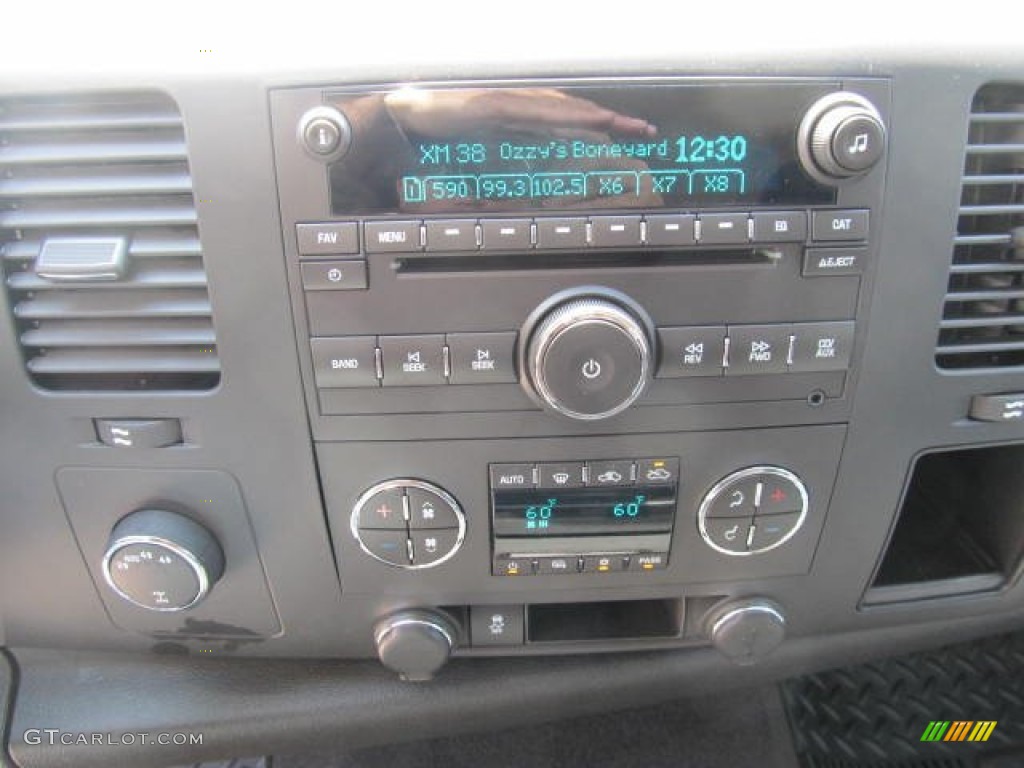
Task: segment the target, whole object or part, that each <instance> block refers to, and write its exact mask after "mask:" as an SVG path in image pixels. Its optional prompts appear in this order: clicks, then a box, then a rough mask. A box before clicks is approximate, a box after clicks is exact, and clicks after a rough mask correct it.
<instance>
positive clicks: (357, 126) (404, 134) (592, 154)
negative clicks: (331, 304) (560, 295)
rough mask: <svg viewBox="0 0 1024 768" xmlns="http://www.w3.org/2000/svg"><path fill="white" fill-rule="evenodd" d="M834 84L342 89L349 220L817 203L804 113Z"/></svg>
mask: <svg viewBox="0 0 1024 768" xmlns="http://www.w3.org/2000/svg"><path fill="white" fill-rule="evenodd" d="M829 90H830V88H829V86H828V85H827V84H822V83H820V82H819V83H799V82H788V83H782V82H778V83H743V82H721V83H712V84H708V83H701V84H698V83H680V82H669V83H623V84H617V85H596V84H595V85H591V84H572V85H561V84H559V85H557V86H552V85H536V86H523V87H507V86H500V87H487V88H483V87H471V88H462V87H460V88H436V87H428V86H423V87H412V86H409V87H402V88H397V89H394V90H389V91H365V92H360V93H346V94H334V95H333V96H332V97H330V98H329V99H328V101H329V102H330V103H331V104H332V105H333V106H335V107H337V108H338V109H339V110H340V111H341V112H342V113H343V114H344V115H345V116H346V118H347V119H348V121H349V124H350V126H351V130H352V142H351V145H350V147H349V149H348V151H347V152H346V154H345V155H344V156H343V157H342V158H341V159H340V160H338V161H336V162H334V163H333V164H332V165H331V166H330V170H329V175H330V191H331V206H332V209H333V212H334V214H335V215H352V214H402V213H418V214H432V213H439V214H440V213H446V214H451V213H502V212H515V211H524V210H532V211H548V210H552V211H555V210H561V209H578V208H600V209H633V208H643V209H659V208H689V207H696V206H731V205H745V206H752V205H812V204H829V203H834V201H835V192H834V190H832V189H831V188H828V187H825V186H823V185H820V184H818V183H817V182H815V181H814V180H812V179H811V178H810V177H809V176H807V175H806V174H805V173H804V172H803V171H802V170H801V168H800V164H799V162H798V158H797V129H798V126H799V123H800V118H801V116H802V114H803V112H804V110H805V109H806V108H807V107H808V106H809V105H810V104H812V103H813V102H814V101H815V100H816V99H817V98H819V97H820V96H822V95H824V94H826V93H828V92H829Z"/></svg>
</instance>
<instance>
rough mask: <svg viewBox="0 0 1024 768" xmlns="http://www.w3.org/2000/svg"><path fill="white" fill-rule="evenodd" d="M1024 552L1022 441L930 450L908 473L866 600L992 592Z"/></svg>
mask: <svg viewBox="0 0 1024 768" xmlns="http://www.w3.org/2000/svg"><path fill="white" fill-rule="evenodd" d="M1022 551H1024V446H1020V445H1015V446H999V447H994V448H973V449H963V450H955V451H942V452H937V453H930V454H927V455H925V456H922V457H921V458H920V459H918V461H917V463H916V464H915V466H914V470H913V472H912V473H911V477H910V483H909V485H908V488H907V492H906V494H905V496H904V500H903V506H902V508H901V509H900V513H899V517H898V519H897V522H896V527H895V529H894V530H893V533H892V537H891V538H890V540H889V545H888V547H887V549H886V552H885V556H884V557H883V559H882V563H881V565H880V567H879V569H878V572H877V573H876V575H875V580H874V583H873V584H872V587H871V589H869V590H868V592H867V594H866V595H865V600H864V602H865V603H866V604H877V603H891V602H897V601H902V600H914V599H921V598H928V597H941V596H945V595H955V594H964V593H969V592H982V591H986V590H994V589H998V588H999V587H1001V586H1002V585H1004V584H1006V583H1007V582H1008V581H1009V580H1010V579H1012V578H1014V576H1015V573H1016V571H1017V569H1018V567H1019V565H1020V560H1021V553H1022Z"/></svg>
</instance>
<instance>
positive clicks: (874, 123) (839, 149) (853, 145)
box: [799, 91, 885, 185]
mask: <svg viewBox="0 0 1024 768" xmlns="http://www.w3.org/2000/svg"><path fill="white" fill-rule="evenodd" d="M799 154H800V160H801V163H802V164H803V167H804V170H805V171H807V173H808V174H810V175H811V176H813V177H814V178H815V179H817V180H818V181H821V182H824V183H825V184H831V185H835V184H838V183H840V182H842V181H844V180H846V179H850V178H852V177H855V176H861V175H863V174H865V173H867V172H868V171H870V170H871V169H872V168H874V167H875V165H877V164H878V161H879V160H881V159H882V155H883V154H885V124H884V123H883V122H882V116H881V115H880V114H879V112H878V110H877V109H875V106H874V105H873V104H872V103H871V102H870V101H868V100H867V99H865V98H864V97H863V96H860V95H858V94H856V93H848V92H845V91H841V92H839V93H831V94H829V95H828V96H825V97H823V98H821V99H819V100H818V101H817V102H815V103H814V104H813V105H812V106H811V108H810V109H808V110H807V114H805V115H804V118H803V121H802V122H801V123H800V133H799Z"/></svg>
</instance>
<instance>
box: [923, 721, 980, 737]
mask: <svg viewBox="0 0 1024 768" xmlns="http://www.w3.org/2000/svg"><path fill="white" fill-rule="evenodd" d="M996 725H998V721H996V720H977V721H975V720H954V721H949V720H932V721H931V722H930V723H928V727H927V728H925V729H924V733H922V734H921V741H988V739H989V736H991V735H992V732H993V731H994V730H995V729H996Z"/></svg>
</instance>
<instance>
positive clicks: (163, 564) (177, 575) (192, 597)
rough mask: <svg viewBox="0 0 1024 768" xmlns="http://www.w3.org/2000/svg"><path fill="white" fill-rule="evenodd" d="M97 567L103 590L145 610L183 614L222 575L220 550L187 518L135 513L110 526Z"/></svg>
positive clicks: (163, 512)
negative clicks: (104, 552)
mask: <svg viewBox="0 0 1024 768" xmlns="http://www.w3.org/2000/svg"><path fill="white" fill-rule="evenodd" d="M102 568H103V578H104V579H105V580H106V582H107V586H109V587H110V588H111V589H112V590H113V591H114V592H115V593H116V594H117V595H118V596H119V597H121V598H122V599H124V600H127V601H128V602H129V603H132V604H133V605H136V606H138V607H139V608H145V609H147V610H150V611H162V612H174V611H184V610H186V609H188V608H191V607H193V606H194V605H196V604H197V603H199V601H201V600H202V599H203V598H204V597H206V595H207V594H208V593H209V591H210V589H211V588H212V587H213V585H214V584H215V583H216V582H217V580H218V579H219V578H220V577H221V576H222V575H223V573H224V552H223V550H221V548H220V544H218V543H217V539H215V538H214V536H213V534H212V533H210V532H209V531H208V530H206V529H205V528H204V527H203V526H201V525H200V524H199V523H197V522H196V521H195V520H193V519H191V518H190V517H187V516H185V515H182V514H179V513H177V512H169V511H168V510H165V509H140V510H138V511H137V512H132V513H131V514H130V515H128V516H127V517H124V518H122V519H121V520H120V521H119V522H118V524H117V525H115V526H114V530H113V531H112V532H111V534H110V540H109V542H108V543H107V551H106V554H105V555H104V556H103V564H102Z"/></svg>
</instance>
